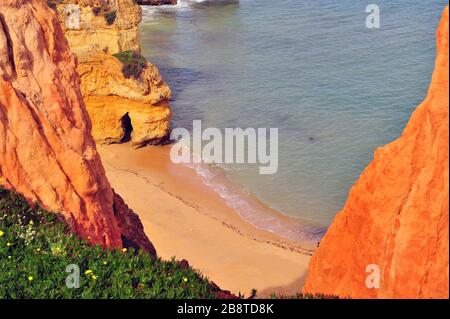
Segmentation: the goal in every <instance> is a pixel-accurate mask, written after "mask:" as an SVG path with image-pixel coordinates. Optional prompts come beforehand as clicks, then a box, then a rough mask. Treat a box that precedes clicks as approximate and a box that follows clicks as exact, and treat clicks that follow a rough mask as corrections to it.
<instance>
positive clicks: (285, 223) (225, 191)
mask: <svg viewBox="0 0 450 319" xmlns="http://www.w3.org/2000/svg"><path fill="white" fill-rule="evenodd" d="M178 143H181V145H182V142H181V141H179V142H178ZM191 158H192V159H194V162H199V163H197V164H185V165H186V166H187V167H188V168H190V169H193V170H194V171H195V172H196V174H197V175H198V176H199V177H200V178H201V180H202V182H203V183H204V184H205V185H206V186H208V187H209V188H210V189H212V190H213V191H214V192H215V193H216V194H218V195H219V196H220V197H221V198H222V199H223V200H224V201H225V203H226V205H227V206H228V207H230V208H231V209H233V210H234V211H235V212H237V214H238V215H239V216H240V217H241V219H243V220H244V221H246V222H248V223H250V224H251V225H253V226H254V227H256V228H258V229H260V230H265V231H269V232H271V233H274V234H276V235H278V236H281V237H283V238H286V239H289V240H292V241H296V242H312V243H316V242H318V241H320V240H321V238H322V237H323V236H324V235H325V231H326V228H325V227H323V226H319V225H315V224H311V223H309V222H307V221H303V220H299V219H294V218H291V217H287V216H286V215H283V214H279V215H278V214H277V212H276V211H275V210H273V209H272V208H271V207H270V206H269V205H267V204H265V203H263V202H262V201H261V200H260V199H259V198H257V197H256V196H254V195H253V194H252V193H251V192H250V191H249V190H248V189H246V188H240V187H238V186H237V185H236V184H235V183H232V182H231V181H230V180H229V179H228V178H227V173H228V172H230V173H236V172H234V170H233V172H231V171H232V169H230V167H227V166H224V165H222V164H215V163H213V162H212V160H210V159H208V158H205V157H202V156H200V155H199V154H195V153H193V152H192V151H191Z"/></svg>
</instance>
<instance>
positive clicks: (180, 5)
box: [141, 0, 190, 18]
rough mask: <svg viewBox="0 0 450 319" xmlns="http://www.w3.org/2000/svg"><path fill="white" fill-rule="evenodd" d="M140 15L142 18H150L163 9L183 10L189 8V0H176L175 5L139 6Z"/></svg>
mask: <svg viewBox="0 0 450 319" xmlns="http://www.w3.org/2000/svg"><path fill="white" fill-rule="evenodd" d="M141 8H142V16H143V17H144V18H152V17H154V16H155V15H156V14H158V13H161V12H164V11H166V12H167V11H168V12H170V11H183V10H188V9H189V8H190V1H189V0H178V1H177V4H176V5H162V6H141Z"/></svg>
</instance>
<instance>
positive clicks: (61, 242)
mask: <svg viewBox="0 0 450 319" xmlns="http://www.w3.org/2000/svg"><path fill="white" fill-rule="evenodd" d="M72 264H73V265H78V266H79V269H80V287H79V288H67V286H66V278H67V276H69V275H71V273H68V272H66V267H67V266H68V265H72ZM0 287H1V289H0V298H180V299H181V298H183V299H184V298H188V299H189V298H213V297H214V296H215V294H214V293H213V292H212V289H213V288H212V286H211V285H210V283H209V282H208V280H207V279H206V278H204V277H203V276H202V275H200V274H199V273H197V272H196V271H194V270H192V268H190V267H182V265H181V264H179V263H178V262H176V261H174V260H172V261H162V260H160V259H158V258H156V257H154V256H152V255H149V254H146V253H144V252H142V251H139V252H135V251H134V250H132V249H129V250H126V249H124V250H112V251H111V250H103V249H101V248H100V247H98V246H95V247H94V246H89V245H87V244H86V243H85V242H84V241H83V240H81V239H79V238H78V237H77V236H76V235H74V234H73V233H72V232H71V231H70V230H69V227H68V226H67V224H66V223H65V222H64V221H62V219H61V218H60V217H59V216H58V215H57V214H54V213H48V212H46V211H45V210H43V209H40V208H38V207H37V208H32V207H30V206H29V205H28V204H27V203H26V202H25V200H24V199H23V198H22V197H21V196H19V195H17V194H14V193H13V192H10V191H7V190H4V189H2V188H0Z"/></svg>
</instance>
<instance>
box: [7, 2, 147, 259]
mask: <svg viewBox="0 0 450 319" xmlns="http://www.w3.org/2000/svg"><path fill="white" fill-rule="evenodd" d="M90 132H91V121H90V120H89V116H88V113H87V112H86V107H85V105H84V102H83V99H82V95H81V91H80V79H79V76H78V73H77V72H76V59H75V57H74V55H73V54H72V53H71V52H70V50H69V48H68V44H67V40H66V39H65V37H64V33H63V31H62V29H61V26H60V24H59V21H58V19H57V17H56V15H55V13H54V12H53V11H51V10H50V9H49V7H48V6H47V3H46V1H44V0H32V1H31V0H0V185H1V186H3V187H6V188H9V189H13V190H15V191H17V192H19V193H21V194H23V195H24V196H25V197H26V198H27V199H28V200H29V201H30V202H37V203H39V204H40V205H42V206H43V207H44V208H46V209H48V210H51V211H58V212H61V213H62V214H63V216H64V217H65V219H66V220H67V222H68V223H69V224H70V225H71V227H72V229H73V230H74V231H75V232H76V233H78V234H79V235H80V236H81V237H83V238H85V239H86V240H88V241H89V242H91V243H93V244H99V245H101V246H103V247H122V244H123V242H122V239H123V238H128V237H133V241H134V243H133V244H134V245H138V246H140V247H143V248H145V249H147V251H150V252H154V248H153V246H151V244H150V245H149V241H148V239H147V238H146V237H145V238H144V236H145V234H144V232H143V228H142V224H141V223H140V221H139V219H138V218H137V216H135V214H134V213H133V212H132V211H131V210H129V209H128V208H127V207H126V205H124V204H123V203H122V202H121V200H120V198H119V197H118V195H116V194H114V192H113V190H112V189H111V186H110V184H109V182H108V180H107V179H106V176H105V171H104V169H103V166H102V163H101V160H100V157H99V154H98V153H97V150H96V146H95V142H94V139H93V138H92V135H91V133H90ZM118 203H120V205H119V204H118ZM131 234H134V235H133V236H131ZM150 246H151V247H150Z"/></svg>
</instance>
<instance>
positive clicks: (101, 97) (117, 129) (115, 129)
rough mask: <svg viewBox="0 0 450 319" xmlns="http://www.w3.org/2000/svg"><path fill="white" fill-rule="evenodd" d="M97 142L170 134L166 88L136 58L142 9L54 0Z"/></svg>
mask: <svg viewBox="0 0 450 319" xmlns="http://www.w3.org/2000/svg"><path fill="white" fill-rule="evenodd" d="M53 3H54V5H53V7H54V9H55V11H56V12H57V14H58V17H59V20H60V23H61V25H62V26H63V29H64V32H65V35H66V37H67V39H68V41H69V45H70V48H71V50H72V51H73V52H74V53H75V54H76V55H77V57H78V72H79V73H80V76H81V91H82V94H83V97H84V100H85V103H86V106H87V110H88V113H89V116H90V117H91V120H92V123H93V131H92V133H93V135H94V138H95V139H96V141H97V142H100V143H120V142H122V141H126V140H131V143H132V145H133V146H134V147H140V146H144V145H146V144H156V143H159V142H161V141H162V140H164V139H165V138H166V137H167V136H168V134H169V130H170V120H171V117H172V114H171V110H170V106H169V99H170V97H171V91H170V88H169V87H168V86H167V84H166V83H164V81H163V80H162V77H161V75H160V73H159V70H158V69H157V68H156V67H155V66H154V65H152V64H150V63H149V62H147V61H146V60H145V58H143V57H142V56H141V55H140V53H139V52H140V38H139V30H138V25H139V23H140V21H141V14H142V13H141V9H140V7H139V6H138V5H136V3H135V2H134V0H116V1H108V0H97V1H89V0H53Z"/></svg>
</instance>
